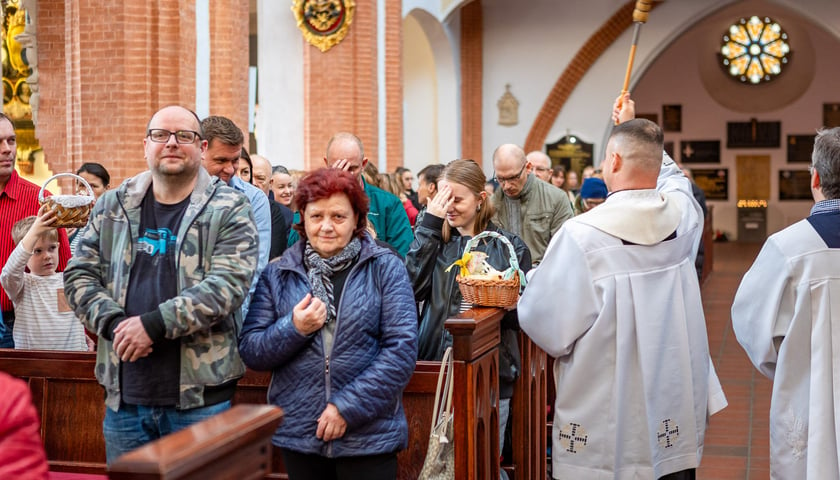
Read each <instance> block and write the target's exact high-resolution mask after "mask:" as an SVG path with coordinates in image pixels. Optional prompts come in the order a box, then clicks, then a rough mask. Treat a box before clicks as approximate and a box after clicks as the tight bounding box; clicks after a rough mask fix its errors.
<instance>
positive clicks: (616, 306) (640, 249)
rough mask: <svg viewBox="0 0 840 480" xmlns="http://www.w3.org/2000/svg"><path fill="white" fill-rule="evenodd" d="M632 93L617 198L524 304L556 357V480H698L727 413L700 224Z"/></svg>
mask: <svg viewBox="0 0 840 480" xmlns="http://www.w3.org/2000/svg"><path fill="white" fill-rule="evenodd" d="M633 116H634V105H633V101H632V100H631V99H630V97H629V95H627V94H625V95H624V96H622V97H619V99H617V100H616V106H615V110H614V112H613V117H614V118H615V119H616V120H617V121H620V122H621V123H620V124H619V125H617V126H616V127H615V128H614V129H613V132H612V134H611V135H610V138H609V141H608V143H607V148H606V156H605V159H604V161H603V162H602V163H601V170H602V172H603V176H604V181H605V182H606V184H607V188H608V189H609V191H610V192H611V193H610V194H609V196H608V197H607V200H606V201H605V202H604V203H603V204H601V205H600V206H599V207H598V208H596V209H593V210H590V211H589V212H586V213H584V214H581V215H579V216H577V217H574V218H572V219H570V220H568V221H567V222H566V223H565V224H564V225H563V227H562V228H561V229H560V231H559V232H558V233H557V235H555V237H554V238H553V239H552V241H551V244H550V245H549V247H548V250H547V251H546V253H545V257H544V258H543V262H542V263H541V264H540V266H539V267H538V268H537V269H536V270H534V271H533V272H534V273H533V275H532V277H531V279H530V281H529V284H528V288H526V289H525V292H524V294H523V296H522V298H521V300H520V301H519V306H518V312H519V321H520V324H521V326H522V329H523V330H524V331H525V332H526V333H527V334H528V335H529V336H530V337H531V338H532V339H533V340H534V342H536V343H537V344H538V345H539V346H540V347H542V348H543V349H544V350H545V351H546V352H548V354H549V355H551V356H553V357H555V358H556V360H555V362H554V378H555V382H556V387H557V388H556V389H557V397H556V401H555V408H554V429H553V433H552V439H553V441H552V466H553V469H552V474H553V475H554V478H563V479H565V478H585V479H587V480H597V479H642V478H644V479H668V480H676V479H680V480H682V479H693V478H695V477H694V475H695V469H696V468H697V467H698V465H699V464H700V458H701V456H702V451H703V436H704V434H705V429H706V423H707V420H708V417H709V415H711V414H713V413H715V412H716V411H718V410H720V409H722V408H723V407H725V406H726V399H725V397H724V395H723V391H722V390H721V388H720V382H719V381H718V379H717V375H716V374H715V371H714V368H713V367H712V362H711V358H710V357H709V347H708V339H707V336H706V324H705V319H704V316H703V306H702V303H701V301H700V286H699V284H698V281H697V273H696V271H695V269H694V257H695V255H696V253H697V246H698V244H699V241H700V236H701V232H702V228H703V214H702V211H701V210H700V206H699V205H698V204H697V202H696V201H695V200H694V197H693V196H692V193H691V186H690V184H689V180H688V179H687V178H686V177H685V176H684V175H683V174H682V172H681V171H680V169H679V168H677V166H676V165H675V164H674V161H673V160H671V158H670V157H668V156H667V155H663V150H662V148H663V134H662V130H661V129H660V128H659V127H658V126H657V125H656V124H655V123H653V122H650V121H648V120H644V119H633Z"/></svg>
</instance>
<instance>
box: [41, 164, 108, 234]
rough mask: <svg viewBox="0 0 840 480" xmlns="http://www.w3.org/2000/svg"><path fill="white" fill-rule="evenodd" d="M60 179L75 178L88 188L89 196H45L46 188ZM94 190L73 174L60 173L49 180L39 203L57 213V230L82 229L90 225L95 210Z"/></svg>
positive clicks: (45, 183) (42, 188)
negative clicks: (91, 214) (89, 220)
mask: <svg viewBox="0 0 840 480" xmlns="http://www.w3.org/2000/svg"><path fill="white" fill-rule="evenodd" d="M58 177H73V178H75V179H76V180H77V181H79V182H81V183H82V184H83V185H84V186H85V188H87V191H88V195H52V196H49V197H45V196H44V191H45V190H46V186H47V185H49V184H50V182H52V181H53V180H55V179H56V178H58ZM94 200H95V198H94V196H93V189H92V188H90V184H88V182H87V181H86V180H85V179H84V178H82V177H80V176H78V175H74V174H72V173H59V174H56V175H53V176H52V177H50V178H48V179H47V181H46V182H44V185H42V186H41V191H40V192H38V202H39V203H40V204H41V205H45V204H46V205H49V207H50V209H51V210H53V211H54V212H56V215H55V218H56V221H55V222H54V223H53V224H52V226H53V227H56V228H82V227H84V226H85V225H87V223H88V218H90V210H91V208H93V202H94Z"/></svg>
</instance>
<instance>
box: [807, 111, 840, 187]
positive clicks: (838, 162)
mask: <svg viewBox="0 0 840 480" xmlns="http://www.w3.org/2000/svg"><path fill="white" fill-rule="evenodd" d="M811 193H812V194H813V195H814V200H816V201H818V202H819V201H821V200H832V199H836V198H840V127H835V128H829V129H823V130H820V131H819V132H817V138H816V139H815V140H814V152H813V153H812V154H811Z"/></svg>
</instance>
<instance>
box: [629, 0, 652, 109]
mask: <svg viewBox="0 0 840 480" xmlns="http://www.w3.org/2000/svg"><path fill="white" fill-rule="evenodd" d="M652 8H653V1H652V0H636V7H635V8H634V9H633V23H635V24H636V26H635V29H636V30H635V32H633V44H632V45H630V56H629V58H628V59H627V71H626V72H625V73H624V86H623V87H621V95H622V96H623V95H624V94H625V93H627V88H628V87H629V86H630V74H631V73H632V72H633V59H634V58H636V43H637V42H638V39H639V28H640V27H641V24H643V23H645V22H647V21H648V16H649V15H650V10H651V9H652Z"/></svg>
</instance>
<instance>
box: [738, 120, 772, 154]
mask: <svg viewBox="0 0 840 480" xmlns="http://www.w3.org/2000/svg"><path fill="white" fill-rule="evenodd" d="M781 134H782V122H759V121H758V120H756V119H754V118H753V119H751V120H750V121H749V122H726V148H776V147H779V146H780V143H781V138H780V137H781Z"/></svg>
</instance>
